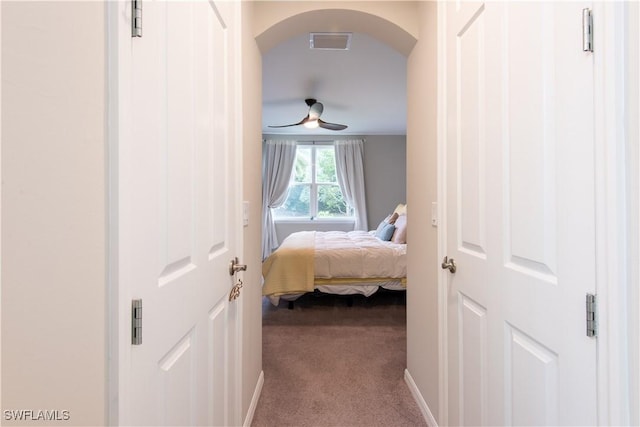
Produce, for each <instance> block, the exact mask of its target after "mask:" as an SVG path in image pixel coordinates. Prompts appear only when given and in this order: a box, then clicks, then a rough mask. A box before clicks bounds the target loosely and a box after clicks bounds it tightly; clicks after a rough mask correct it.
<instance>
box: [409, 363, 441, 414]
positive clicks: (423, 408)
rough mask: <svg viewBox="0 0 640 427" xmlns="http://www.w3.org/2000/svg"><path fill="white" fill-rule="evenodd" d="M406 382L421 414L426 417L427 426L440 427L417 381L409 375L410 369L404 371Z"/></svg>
mask: <svg viewBox="0 0 640 427" xmlns="http://www.w3.org/2000/svg"><path fill="white" fill-rule="evenodd" d="M404 382H406V383H407V386H408V387H409V390H410V391H411V395H412V396H413V398H414V399H415V401H416V403H417V404H418V407H419V408H420V412H422V416H423V417H424V420H425V421H426V422H427V425H428V426H429V427H438V423H437V422H436V419H435V418H434V416H433V414H432V413H431V410H430V409H429V405H427V402H425V400H424V398H423V397H422V394H421V393H420V390H418V386H417V385H416V383H415V381H413V377H411V374H410V373H409V370H408V369H405V370H404Z"/></svg>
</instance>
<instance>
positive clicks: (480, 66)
mask: <svg viewBox="0 0 640 427" xmlns="http://www.w3.org/2000/svg"><path fill="white" fill-rule="evenodd" d="M445 7H446V34H447V35H446V56H447V58H446V61H447V62H446V70H447V73H446V75H447V86H446V103H447V116H446V117H447V119H446V120H447V127H446V128H447V138H446V141H447V143H446V157H447V161H446V189H447V194H446V210H447V229H446V235H447V240H446V247H447V250H446V254H447V255H448V256H449V258H453V259H454V260H455V263H456V264H457V271H456V272H455V273H451V272H448V273H447V276H448V279H447V280H448V307H447V313H448V315H447V323H448V337H447V340H448V366H449V369H448V386H449V396H448V401H449V413H448V422H449V424H450V425H488V424H491V425H562V424H574V425H591V424H595V423H596V342H595V339H593V338H588V337H587V336H586V334H585V317H586V315H585V297H586V293H588V292H589V293H593V292H594V291H595V269H594V261H595V226H594V213H595V209H594V157H593V152H594V130H593V117H594V104H593V65H594V64H593V54H592V53H589V52H583V50H582V9H583V8H586V7H590V5H589V4H588V3H584V2H548V3H546V2H545V3H541V2H527V3H522V2H487V3H480V2H469V3H462V4H459V3H457V2H447V3H446V6H445Z"/></svg>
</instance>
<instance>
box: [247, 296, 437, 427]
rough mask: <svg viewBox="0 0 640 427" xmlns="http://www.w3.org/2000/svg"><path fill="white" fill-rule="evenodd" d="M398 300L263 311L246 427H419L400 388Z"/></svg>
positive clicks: (324, 302)
mask: <svg viewBox="0 0 640 427" xmlns="http://www.w3.org/2000/svg"><path fill="white" fill-rule="evenodd" d="M405 308H406V306H405V301H404V293H403V292H384V293H379V294H376V295H374V296H372V297H369V298H365V297H362V296H354V297H353V306H352V307H348V306H347V298H346V297H335V296H328V295H324V294H323V295H319V296H318V295H314V294H309V295H305V296H304V297H302V298H301V299H299V300H298V301H296V302H295V304H294V309H293V310H289V309H287V303H286V302H281V303H280V306H279V307H277V308H276V307H273V306H272V305H271V304H270V303H269V302H268V301H267V300H266V299H265V302H264V304H263V368H264V386H263V389H262V396H261V398H260V401H259V402H258V405H257V408H256V412H255V415H254V419H253V424H252V425H253V426H423V425H426V423H425V422H424V419H423V418H422V415H421V413H420V410H419V408H418V406H417V405H416V403H415V401H414V400H413V397H412V396H411V393H410V391H409V389H408V388H407V385H406V384H405V382H404V369H405V367H406V321H405V316H406V313H405Z"/></svg>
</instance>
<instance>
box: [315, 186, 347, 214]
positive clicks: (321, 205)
mask: <svg viewBox="0 0 640 427" xmlns="http://www.w3.org/2000/svg"><path fill="white" fill-rule="evenodd" d="M350 215H351V212H350V210H349V209H348V206H347V203H346V202H345V201H344V198H343V197H342V192H341V191H340V187H338V186H337V185H318V217H341V216H350Z"/></svg>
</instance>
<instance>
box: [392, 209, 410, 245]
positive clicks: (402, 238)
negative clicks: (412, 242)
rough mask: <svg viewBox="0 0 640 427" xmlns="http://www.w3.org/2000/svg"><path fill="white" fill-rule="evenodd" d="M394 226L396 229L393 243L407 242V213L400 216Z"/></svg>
mask: <svg viewBox="0 0 640 427" xmlns="http://www.w3.org/2000/svg"><path fill="white" fill-rule="evenodd" d="M394 227H395V228H396V229H395V231H394V232H393V236H391V241H392V242H393V243H407V215H406V214H403V215H400V216H398V219H397V220H396V223H395V225H394Z"/></svg>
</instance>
